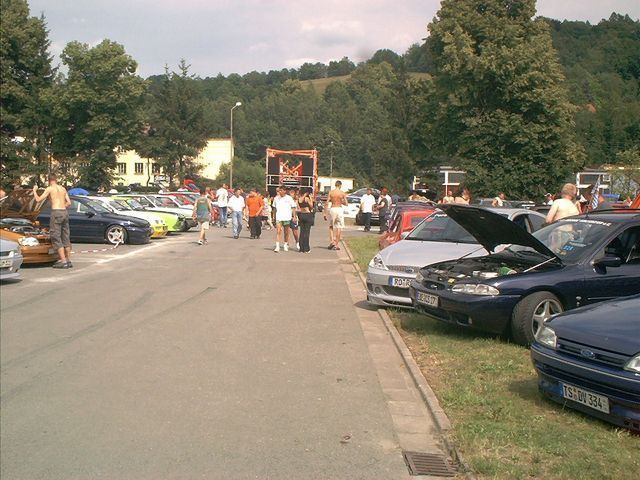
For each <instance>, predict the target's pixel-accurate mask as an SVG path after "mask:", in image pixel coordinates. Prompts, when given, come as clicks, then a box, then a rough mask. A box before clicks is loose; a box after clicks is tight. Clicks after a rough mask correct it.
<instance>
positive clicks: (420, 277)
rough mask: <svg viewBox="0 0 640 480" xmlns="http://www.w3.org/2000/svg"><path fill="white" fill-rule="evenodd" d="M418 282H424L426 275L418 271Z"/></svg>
mask: <svg viewBox="0 0 640 480" xmlns="http://www.w3.org/2000/svg"><path fill="white" fill-rule="evenodd" d="M416 282H418V283H422V282H424V275H422V274H421V273H420V272H418V274H417V275H416Z"/></svg>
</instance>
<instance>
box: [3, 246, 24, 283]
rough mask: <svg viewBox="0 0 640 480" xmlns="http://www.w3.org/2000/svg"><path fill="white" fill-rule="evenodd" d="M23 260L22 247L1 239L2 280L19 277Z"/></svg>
mask: <svg viewBox="0 0 640 480" xmlns="http://www.w3.org/2000/svg"><path fill="white" fill-rule="evenodd" d="M22 260H23V258H22V254H21V253H20V245H18V244H17V243H16V242H12V241H11V240H4V239H3V238H0V280H9V279H14V278H17V277H19V276H20V266H21V265H22Z"/></svg>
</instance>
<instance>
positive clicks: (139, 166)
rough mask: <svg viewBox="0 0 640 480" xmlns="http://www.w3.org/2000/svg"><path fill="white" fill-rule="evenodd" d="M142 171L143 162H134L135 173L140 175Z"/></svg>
mask: <svg viewBox="0 0 640 480" xmlns="http://www.w3.org/2000/svg"><path fill="white" fill-rule="evenodd" d="M143 172H144V163H138V162H136V164H135V173H136V175H142V173H143Z"/></svg>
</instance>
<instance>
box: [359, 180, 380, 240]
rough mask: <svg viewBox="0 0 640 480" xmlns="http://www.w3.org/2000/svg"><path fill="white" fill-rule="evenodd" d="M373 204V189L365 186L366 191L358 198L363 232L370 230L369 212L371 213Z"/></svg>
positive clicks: (374, 199) (374, 198) (374, 200)
mask: <svg viewBox="0 0 640 480" xmlns="http://www.w3.org/2000/svg"><path fill="white" fill-rule="evenodd" d="M375 204H376V197H374V196H373V191H372V190H371V189H370V188H367V193H365V194H364V195H363V196H362V198H360V211H361V212H362V220H363V223H364V231H365V232H370V231H371V214H372V213H373V206H374V205H375Z"/></svg>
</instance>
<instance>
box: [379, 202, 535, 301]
mask: <svg viewBox="0 0 640 480" xmlns="http://www.w3.org/2000/svg"><path fill="white" fill-rule="evenodd" d="M490 210H491V211H495V212H499V215H501V216H503V217H505V218H508V219H509V220H511V221H513V222H515V224H516V225H518V226H519V227H520V228H524V229H525V230H527V231H529V232H533V231H534V230H535V229H536V228H539V227H540V226H542V222H544V217H542V216H541V215H539V214H535V213H533V212H530V211H529V210H522V209H517V210H512V209H493V208H492V209H490ZM487 253H488V252H487V250H485V248H484V247H483V246H482V245H480V244H479V243H478V241H477V240H476V239H475V238H474V237H473V235H471V234H470V233H469V232H468V231H466V230H465V229H464V228H463V227H461V226H460V225H459V224H458V223H456V222H455V221H453V220H451V219H450V218H449V217H448V216H447V214H446V213H444V212H442V211H436V212H435V213H433V214H432V215H430V216H429V217H427V218H426V219H425V220H424V221H423V222H422V223H420V224H418V226H416V228H414V229H413V230H412V231H411V233H409V234H408V235H407V237H406V238H405V239H404V240H402V241H400V242H397V243H395V244H393V245H391V246H389V247H387V248H385V249H384V250H382V251H380V253H378V255H376V256H375V257H374V258H373V259H372V260H371V263H369V268H368V270H367V290H368V291H367V298H368V300H369V302H370V303H371V304H374V305H380V306H404V307H411V306H412V300H411V296H410V295H409V287H410V285H411V282H412V281H413V279H414V278H415V277H416V275H417V273H418V271H419V270H420V267H421V266H423V265H425V264H430V263H435V262H442V261H445V260H450V259H452V258H466V257H470V256H479V255H486V254H487Z"/></svg>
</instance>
